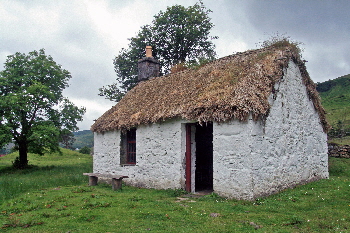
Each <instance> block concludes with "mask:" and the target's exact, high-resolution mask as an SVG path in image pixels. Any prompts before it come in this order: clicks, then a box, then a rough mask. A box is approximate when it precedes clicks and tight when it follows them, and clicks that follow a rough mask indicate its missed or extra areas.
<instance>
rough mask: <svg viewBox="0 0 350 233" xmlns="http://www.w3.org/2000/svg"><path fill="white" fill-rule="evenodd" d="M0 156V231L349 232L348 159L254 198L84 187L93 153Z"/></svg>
mask: <svg viewBox="0 0 350 233" xmlns="http://www.w3.org/2000/svg"><path fill="white" fill-rule="evenodd" d="M15 156H17V155H16V154H11V155H6V156H5V157H1V158H0V232H16V233H17V232H26V233H28V232H29V233H30V232H146V231H152V232H176V233H177V232H347V231H349V229H350V216H349V211H350V206H349V204H350V203H349V196H350V189H349V183H350V179H349V177H350V160H349V159H340V158H330V179H327V180H321V181H317V182H313V183H310V184H307V185H303V186H298V187H296V188H294V189H288V190H285V191H283V192H281V193H279V194H276V195H272V196H270V197H267V198H260V199H257V200H255V201H237V200H227V199H225V198H222V197H219V196H217V195H215V194H211V195H206V196H194V195H187V196H183V194H184V192H183V191H181V190H153V189H141V188H135V187H129V186H124V187H123V190H121V191H113V190H112V189H111V186H110V185H105V184H100V185H98V186H93V187H89V186H87V183H88V178H87V177H85V176H83V175H82V173H83V172H89V171H91V169H92V168H91V164H92V161H91V159H92V158H91V156H89V155H82V154H79V153H77V152H73V151H69V150H64V154H63V155H62V156H60V155H58V154H53V155H45V156H37V155H33V154H30V156H29V160H30V164H32V165H35V166H34V167H33V168H32V169H29V170H22V171H15V170H12V169H11V168H9V166H10V165H11V161H12V160H14V158H15Z"/></svg>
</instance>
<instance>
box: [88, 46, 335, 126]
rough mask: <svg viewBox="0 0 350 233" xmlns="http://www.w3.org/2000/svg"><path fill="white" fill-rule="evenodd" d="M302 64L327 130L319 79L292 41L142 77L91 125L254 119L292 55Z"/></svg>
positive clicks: (266, 105)
mask: <svg viewBox="0 0 350 233" xmlns="http://www.w3.org/2000/svg"><path fill="white" fill-rule="evenodd" d="M291 59H292V60H293V61H294V62H295V63H296V64H297V65H298V66H299V68H300V70H301V74H302V77H303V82H304V84H305V86H306V88H307V93H308V95H309V98H310V99H311V100H312V101H313V103H314V107H315V109H316V110H317V111H318V113H319V116H320V119H321V123H322V125H323V128H324V130H325V131H327V130H328V124H327V122H326V119H325V112H324V109H323V107H322V106H321V104H320V98H319V96H318V93H317V91H316V88H315V84H314V83H313V81H312V80H311V79H310V77H309V74H308V72H307V71H306V67H305V65H304V62H303V61H302V60H301V59H300V56H299V54H298V50H297V48H296V47H295V46H294V45H291V44H289V43H287V44H286V45H283V46H270V47H268V48H263V49H257V50H251V51H247V52H244V53H237V54H234V55H231V56H227V57H223V58H221V59H217V60H215V61H213V62H211V63H208V64H206V65H204V66H203V67H200V68H197V69H187V70H184V71H181V72H178V73H174V74H170V75H167V76H163V77H157V78H153V79H151V80H147V81H144V82H140V83H139V84H138V85H137V86H136V87H135V88H133V89H132V90H130V91H129V92H128V93H127V94H126V95H125V96H124V98H123V99H122V100H121V101H120V102H119V103H117V104H116V105H115V106H114V107H112V108H111V109H110V110H108V111H107V112H106V113H104V114H103V115H102V116H101V117H100V118H99V119H98V120H97V121H96V122H95V123H94V124H93V125H92V127H91V130H92V131H94V132H100V133H101V132H105V131H111V130H116V129H121V130H125V129H129V128H131V127H135V126H137V125H140V124H151V123H155V122H159V121H164V120H166V119H170V118H176V117H178V118H183V119H188V120H195V121H198V122H208V121H216V122H223V121H227V120H230V119H239V120H242V121H243V120H246V119H247V117H248V116H249V114H252V116H253V118H254V119H255V120H257V119H259V118H260V117H262V118H263V117H265V116H266V115H267V114H268V112H269V108H270V105H269V102H268V97H269V96H270V95H271V93H274V84H275V83H276V82H278V81H279V80H280V79H281V78H282V76H283V72H284V71H285V68H286V67H287V66H288V63H289V61H290V60H291Z"/></svg>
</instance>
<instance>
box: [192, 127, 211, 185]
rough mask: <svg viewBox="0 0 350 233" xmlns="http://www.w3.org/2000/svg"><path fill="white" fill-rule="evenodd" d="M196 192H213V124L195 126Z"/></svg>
mask: <svg viewBox="0 0 350 233" xmlns="http://www.w3.org/2000/svg"><path fill="white" fill-rule="evenodd" d="M195 135H196V136H195V141H196V171H195V189H196V192H198V191H203V190H210V191H212V190H213V124H212V123H206V124H204V125H199V124H196V133H195Z"/></svg>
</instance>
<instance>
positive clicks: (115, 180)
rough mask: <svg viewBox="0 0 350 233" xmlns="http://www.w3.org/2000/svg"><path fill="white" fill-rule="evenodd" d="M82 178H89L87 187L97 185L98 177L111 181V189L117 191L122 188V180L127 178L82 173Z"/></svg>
mask: <svg viewBox="0 0 350 233" xmlns="http://www.w3.org/2000/svg"><path fill="white" fill-rule="evenodd" d="M83 175H84V176H89V185H90V186H95V185H97V181H98V177H103V178H110V179H112V189H113V190H118V189H121V188H122V180H123V178H129V177H128V176H120V175H111V174H101V173H83Z"/></svg>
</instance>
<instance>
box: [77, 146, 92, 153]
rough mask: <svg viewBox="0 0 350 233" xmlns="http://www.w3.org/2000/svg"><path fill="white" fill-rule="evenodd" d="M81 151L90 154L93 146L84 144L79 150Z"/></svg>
mask: <svg viewBox="0 0 350 233" xmlns="http://www.w3.org/2000/svg"><path fill="white" fill-rule="evenodd" d="M79 153H82V154H87V155H89V154H90V153H91V148H89V147H87V146H84V147H82V148H81V149H80V150H79Z"/></svg>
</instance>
